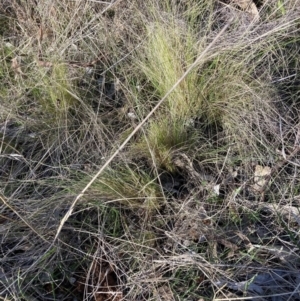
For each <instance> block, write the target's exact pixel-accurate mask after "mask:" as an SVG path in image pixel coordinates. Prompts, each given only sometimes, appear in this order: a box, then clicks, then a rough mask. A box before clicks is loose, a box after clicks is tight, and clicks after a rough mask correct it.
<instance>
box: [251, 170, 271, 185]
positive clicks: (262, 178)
mask: <svg viewBox="0 0 300 301" xmlns="http://www.w3.org/2000/svg"><path fill="white" fill-rule="evenodd" d="M270 174H271V168H270V167H269V166H261V165H256V166H255V172H254V185H252V188H253V189H254V190H256V191H259V190H260V189H261V188H262V187H263V186H264V185H265V183H266V177H267V176H269V175H270Z"/></svg>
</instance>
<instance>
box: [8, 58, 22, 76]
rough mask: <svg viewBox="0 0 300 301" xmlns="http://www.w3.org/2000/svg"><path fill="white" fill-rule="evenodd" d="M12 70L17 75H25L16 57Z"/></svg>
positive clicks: (13, 60) (12, 63)
mask: <svg viewBox="0 0 300 301" xmlns="http://www.w3.org/2000/svg"><path fill="white" fill-rule="evenodd" d="M11 68H12V69H13V70H14V72H15V73H16V75H18V74H20V75H24V73H23V72H22V70H21V66H20V64H19V57H18V56H16V57H14V58H13V59H12V60H11Z"/></svg>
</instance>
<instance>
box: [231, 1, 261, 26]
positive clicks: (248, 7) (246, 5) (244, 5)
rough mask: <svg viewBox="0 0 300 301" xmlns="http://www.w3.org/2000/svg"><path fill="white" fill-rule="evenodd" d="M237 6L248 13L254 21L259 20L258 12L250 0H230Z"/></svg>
mask: <svg viewBox="0 0 300 301" xmlns="http://www.w3.org/2000/svg"><path fill="white" fill-rule="evenodd" d="M232 1H233V2H234V3H235V4H236V5H237V6H239V7H240V8H241V9H242V10H244V11H245V12H247V13H249V14H250V15H251V16H252V17H253V20H254V21H258V20H259V12H258V9H257V7H256V5H255V3H254V2H253V1H252V0H232Z"/></svg>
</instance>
